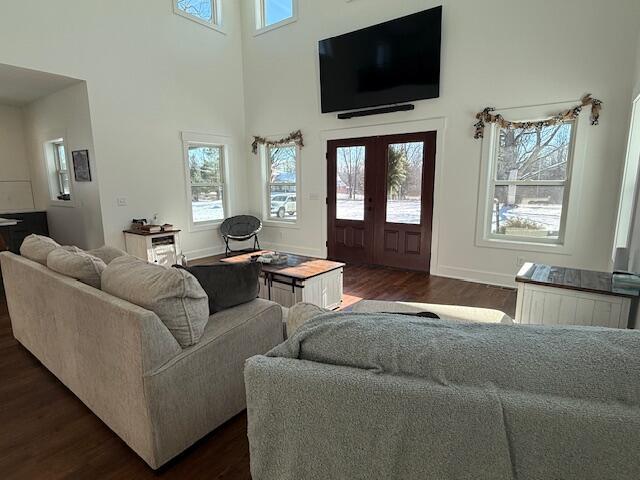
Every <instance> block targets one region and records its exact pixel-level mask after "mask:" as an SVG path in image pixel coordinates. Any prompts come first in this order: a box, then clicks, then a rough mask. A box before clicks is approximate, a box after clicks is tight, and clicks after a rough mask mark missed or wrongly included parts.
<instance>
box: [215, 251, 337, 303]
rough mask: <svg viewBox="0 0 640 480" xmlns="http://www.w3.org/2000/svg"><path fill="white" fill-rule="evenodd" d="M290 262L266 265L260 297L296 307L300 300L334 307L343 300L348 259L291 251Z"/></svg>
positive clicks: (244, 257)
mask: <svg viewBox="0 0 640 480" xmlns="http://www.w3.org/2000/svg"><path fill="white" fill-rule="evenodd" d="M266 253H273V252H271V251H267V250H262V251H259V252H252V253H247V254H244V255H237V256H235V257H229V258H223V259H221V260H220V261H221V262H225V263H242V262H249V261H251V257H254V256H256V255H262V254H266ZM287 255H288V258H287V263H284V264H281V265H275V264H269V263H265V264H263V265H262V274H261V281H260V294H259V296H260V298H264V299H266V300H271V301H273V302H276V303H279V304H280V305H282V306H283V307H293V306H294V305H295V304H296V303H300V302H306V303H313V304H314V305H318V306H319V307H322V308H327V309H329V310H334V309H336V308H338V307H339V306H340V305H341V304H342V286H343V280H342V274H343V267H344V265H345V264H344V263H340V262H332V261H330V260H323V259H321V258H313V257H304V256H302V255H292V254H287Z"/></svg>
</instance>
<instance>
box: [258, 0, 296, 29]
mask: <svg viewBox="0 0 640 480" xmlns="http://www.w3.org/2000/svg"><path fill="white" fill-rule="evenodd" d="M254 1H255V7H254V12H255V27H256V29H255V32H254V35H256V36H257V35H261V34H263V33H266V32H270V31H272V30H276V29H278V28H280V27H284V26H285V25H289V24H291V23H294V22H297V21H298V0H291V16H290V17H288V18H285V19H284V20H280V21H279V22H276V23H272V24H271V25H266V2H267V1H269V0H254Z"/></svg>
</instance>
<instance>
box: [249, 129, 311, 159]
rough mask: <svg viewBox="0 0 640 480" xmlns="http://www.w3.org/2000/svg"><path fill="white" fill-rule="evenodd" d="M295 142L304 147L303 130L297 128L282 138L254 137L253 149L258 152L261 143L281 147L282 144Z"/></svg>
mask: <svg viewBox="0 0 640 480" xmlns="http://www.w3.org/2000/svg"><path fill="white" fill-rule="evenodd" d="M292 143H295V144H296V145H298V146H299V147H304V139H303V138H302V132H301V131H300V130H297V131H295V132H291V133H290V134H289V136H288V137H285V138H281V139H280V140H268V139H266V138H264V137H255V136H254V137H253V143H252V144H251V151H252V152H253V153H254V154H256V153H258V146H259V145H267V146H268V147H280V146H282V145H290V144H292Z"/></svg>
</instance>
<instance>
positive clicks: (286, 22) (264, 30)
mask: <svg viewBox="0 0 640 480" xmlns="http://www.w3.org/2000/svg"><path fill="white" fill-rule="evenodd" d="M297 21H298V17H297V16H295V15H294V16H293V17H290V18H287V19H286V20H281V21H279V22H278V23H274V24H272V25H269V26H267V27H260V28H258V29H256V30H255V31H254V32H253V36H254V37H257V36H259V35H262V34H263V33H267V32H271V31H273V30H277V29H278V28H280V27H284V26H286V25H290V24H292V23H294V22H297Z"/></svg>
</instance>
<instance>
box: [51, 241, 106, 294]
mask: <svg viewBox="0 0 640 480" xmlns="http://www.w3.org/2000/svg"><path fill="white" fill-rule="evenodd" d="M47 267H49V268H50V269H51V270H53V271H54V272H58V273H61V274H62V275H66V276H68V277H71V278H75V279H76V280H79V281H81V282H82V283H86V284H87V285H91V286H92V287H94V288H98V289H99V288H100V277H101V275H102V272H103V271H104V269H105V268H107V265H106V264H105V263H104V262H103V261H102V260H101V259H99V258H98V257H94V256H93V255H89V254H88V253H87V252H85V251H83V250H81V249H79V248H78V247H60V248H56V249H55V250H53V251H51V253H49V255H48V256H47Z"/></svg>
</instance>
